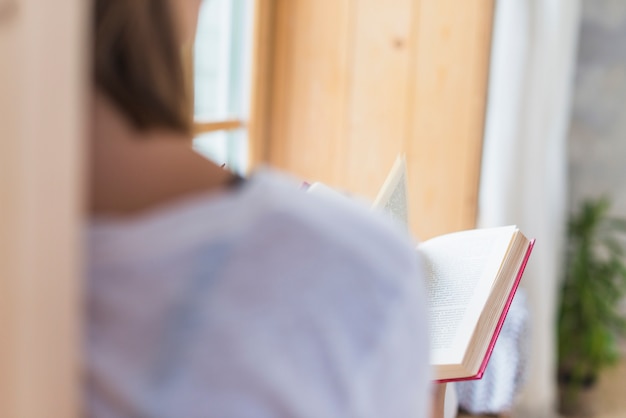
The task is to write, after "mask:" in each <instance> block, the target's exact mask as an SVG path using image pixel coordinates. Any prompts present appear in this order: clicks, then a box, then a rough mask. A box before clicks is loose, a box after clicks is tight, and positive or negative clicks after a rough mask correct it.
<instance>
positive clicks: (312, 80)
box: [269, 0, 352, 185]
mask: <svg viewBox="0 0 626 418" xmlns="http://www.w3.org/2000/svg"><path fill="white" fill-rule="evenodd" d="M351 5H352V1H350V0H335V1H311V0H276V10H275V12H276V22H275V27H276V33H275V38H274V39H275V44H274V69H273V89H272V105H271V106H272V114H271V127H270V130H269V137H270V138H269V139H270V141H269V147H270V149H271V152H270V154H269V162H270V163H272V164H273V165H275V166H277V167H280V168H282V169H286V170H289V171H291V172H293V173H296V174H298V175H300V176H302V177H303V178H308V179H316V180H322V181H325V182H328V183H329V184H332V185H337V184H338V183H339V182H338V180H339V181H340V180H342V179H343V171H344V170H343V165H344V164H345V161H341V160H340V159H338V156H341V155H343V152H342V151H341V149H342V147H343V146H345V141H344V138H345V123H346V94H347V88H348V80H349V70H350V67H349V61H348V58H349V54H348V44H349V41H350V38H349V34H350V33H351V25H352V22H351Z"/></svg>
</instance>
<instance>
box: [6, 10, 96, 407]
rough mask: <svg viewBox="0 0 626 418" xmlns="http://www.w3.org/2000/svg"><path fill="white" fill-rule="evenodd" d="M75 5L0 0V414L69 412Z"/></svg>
mask: <svg viewBox="0 0 626 418" xmlns="http://www.w3.org/2000/svg"><path fill="white" fill-rule="evenodd" d="M11 3H14V4H15V5H16V6H15V8H14V9H13V10H14V12H12V13H8V14H5V13H3V10H2V8H4V7H5V6H6V5H10V4H11ZM86 4H87V3H86V2H84V1H81V0H56V1H54V2H51V1H49V0H29V1H14V2H13V1H6V2H2V6H0V56H1V57H2V64H1V65H0V91H2V94H0V138H2V139H1V140H0V417H7V418H9V417H16V418H17V417H19V418H40V417H59V418H70V417H78V416H79V402H80V401H79V400H80V387H79V377H80V372H79V364H80V348H81V341H80V336H79V328H80V317H81V315H82V309H81V307H82V305H81V302H80V296H79V295H80V285H79V282H78V278H79V271H80V266H79V261H78V253H79V251H78V249H79V248H80V229H79V226H80V223H81V222H80V220H81V216H80V215H81V211H80V209H81V206H82V202H81V201H80V194H79V190H80V189H81V184H80V179H81V178H82V177H83V176H81V175H80V170H79V167H80V166H81V156H82V149H81V146H80V144H82V143H84V132H83V123H82V122H83V120H84V118H83V115H82V114H81V113H80V112H79V109H84V108H85V107H86V106H85V102H84V100H83V97H82V92H83V87H84V85H86V74H85V73H84V71H83V57H84V56H85V55H83V54H81V52H82V47H84V46H85V45H84V44H83V42H84V40H85V39H86V38H88V37H86V36H85V32H86V31H85V30H83V29H85V28H83V25H84V24H85V22H89V19H87V11H86ZM4 11H6V9H4ZM52 51H54V56H51V55H50V54H52Z"/></svg>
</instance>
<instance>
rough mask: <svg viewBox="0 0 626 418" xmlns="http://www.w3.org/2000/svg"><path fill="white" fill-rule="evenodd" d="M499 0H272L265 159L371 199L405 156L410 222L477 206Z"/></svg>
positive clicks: (469, 218) (465, 213) (458, 218)
mask: <svg viewBox="0 0 626 418" xmlns="http://www.w3.org/2000/svg"><path fill="white" fill-rule="evenodd" d="M493 7H494V2H493V0H486V1H469V2H456V1H452V0H396V1H394V2H379V1H375V0H341V1H338V2H330V1H319V0H318V1H313V0H294V1H287V0H282V1H281V0H276V2H275V13H276V14H275V32H274V37H273V39H274V42H273V55H272V59H271V62H272V66H273V67H272V70H271V72H270V79H271V89H270V106H269V112H270V114H269V127H268V129H267V131H266V135H267V141H266V144H267V161H268V162H269V163H271V164H272V165H275V166H277V167H279V168H281V169H284V170H287V171H289V172H292V173H294V174H296V175H297V176H300V177H302V178H304V179H307V180H312V181H323V182H325V183H328V184H329V185H331V186H334V187H338V188H341V189H347V190H350V191H352V192H354V193H356V194H358V195H361V196H363V197H366V198H369V199H373V198H374V197H375V195H376V192H377V190H378V188H379V187H380V186H381V185H382V183H383V181H384V179H385V175H386V173H387V172H388V170H389V169H390V168H391V166H392V164H393V161H394V159H395V157H396V156H397V155H398V154H399V153H405V154H406V156H407V166H408V168H409V187H410V200H411V201H410V206H411V208H410V209H411V219H412V230H413V232H414V233H415V234H416V235H417V236H419V237H420V238H424V239H425V238H429V237H432V236H434V235H437V234H441V233H445V232H450V231H454V230H460V229H466V228H471V227H473V226H474V225H475V219H476V212H477V196H478V184H479V182H478V180H479V173H480V160H481V153H482V139H483V126H484V118H485V105H486V100H487V80H488V69H489V56H490V50H491V27H492V18H493Z"/></svg>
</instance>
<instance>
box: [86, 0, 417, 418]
mask: <svg viewBox="0 0 626 418" xmlns="http://www.w3.org/2000/svg"><path fill="white" fill-rule="evenodd" d="M199 3H200V1H198V0H123V1H121V0H96V1H95V5H96V7H95V18H94V19H95V26H94V28H95V30H94V40H95V46H94V65H93V67H94V85H95V87H94V95H93V103H92V111H91V118H92V123H91V127H92V129H91V141H92V142H91V150H92V155H91V187H90V192H91V195H90V208H91V213H92V214H91V220H90V223H89V226H88V231H87V243H88V288H87V302H88V303H87V307H88V317H87V323H86V327H87V341H86V345H87V347H86V353H87V354H86V356H87V357H86V362H87V364H86V370H87V384H86V403H85V407H86V410H87V414H88V415H89V416H92V417H185V418H191V417H316V418H317V417H360V418H363V417H409V416H410V417H414V416H425V415H426V414H427V410H428V408H429V402H428V401H427V398H428V395H429V369H428V347H427V335H426V334H427V330H426V324H425V319H424V318H425V308H424V306H425V302H424V297H423V289H422V287H421V284H420V277H422V276H421V274H422V272H421V270H420V267H419V265H418V262H417V259H416V256H415V253H414V251H413V250H412V246H411V244H410V242H408V240H407V238H406V237H405V236H404V235H403V234H402V233H401V232H398V231H396V230H395V229H394V228H393V226H391V225H389V224H388V223H387V221H386V220H384V219H379V218H377V217H374V216H373V215H372V214H371V213H370V212H369V211H368V210H367V209H364V208H360V207H357V206H356V205H353V204H351V203H348V202H345V203H344V202H337V201H324V200H321V199H320V198H315V197H313V196H310V195H307V194H305V193H302V192H300V191H298V190H297V188H296V187H293V184H292V182H291V181H289V180H286V179H285V178H284V177H283V176H281V175H278V174H276V173H273V172H271V171H262V172H259V173H256V174H255V175H253V176H251V178H249V179H246V180H242V179H239V178H238V177H236V176H233V175H232V174H230V173H228V172H226V171H224V170H222V169H221V168H220V167H218V166H216V165H215V164H213V163H211V162H209V161H207V160H206V159H204V158H203V157H201V156H199V155H197V154H196V153H194V152H193V150H192V148H191V146H190V145H191V143H190V141H191V135H190V131H191V130H190V120H189V117H188V115H189V113H190V112H189V111H188V106H186V103H188V101H187V97H186V94H185V91H186V89H185V80H184V77H183V71H182V69H181V63H180V60H179V47H180V45H182V44H183V43H184V42H188V41H189V40H190V39H191V38H192V37H193V34H194V32H195V24H196V19H197V14H198V7H199Z"/></svg>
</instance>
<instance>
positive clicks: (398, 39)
mask: <svg viewBox="0 0 626 418" xmlns="http://www.w3.org/2000/svg"><path fill="white" fill-rule="evenodd" d="M415 7H417V4H416V2H415V1H414V0H397V1H394V2H393V5H390V4H389V3H386V4H383V3H381V2H380V1H379V0H360V1H359V2H358V7H357V8H356V10H355V17H356V24H355V27H354V41H353V50H354V52H353V57H354V58H353V64H352V68H351V71H350V75H351V77H350V86H351V88H350V98H349V99H350V101H349V114H348V115H347V116H348V121H347V123H348V129H347V131H346V136H345V138H343V140H344V141H346V142H347V149H346V154H345V155H343V156H340V158H341V160H342V161H343V162H344V164H345V169H346V179H345V182H344V184H342V186H345V187H346V188H347V189H348V190H350V191H352V192H354V193H356V194H358V195H361V196H364V197H367V198H369V199H372V200H373V199H374V198H375V197H376V194H377V192H378V189H379V188H380V186H381V185H382V184H383V182H384V180H385V177H386V176H387V174H388V172H389V170H390V169H391V167H392V165H393V163H394V161H395V159H396V157H397V156H398V154H399V153H401V152H403V151H404V149H405V146H406V144H405V142H406V139H407V137H406V133H407V127H408V125H407V123H406V121H407V116H408V114H407V105H408V100H409V94H408V93H409V86H410V85H411V79H412V74H410V60H411V58H412V57H411V55H412V54H411V48H410V47H411V44H412V40H411V38H412V23H413V22H412V12H413V10H414V8H415Z"/></svg>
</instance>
